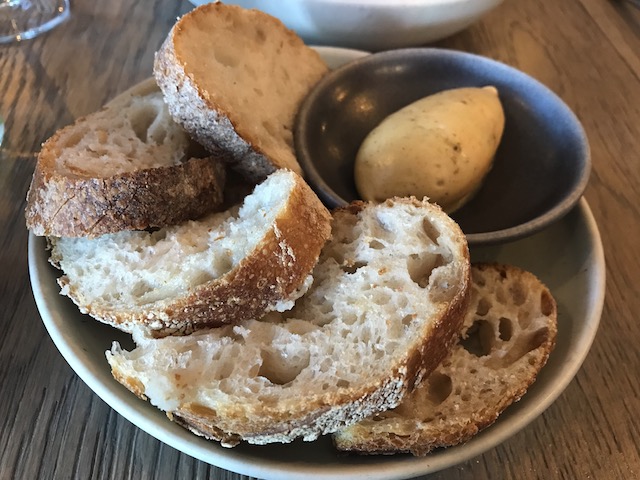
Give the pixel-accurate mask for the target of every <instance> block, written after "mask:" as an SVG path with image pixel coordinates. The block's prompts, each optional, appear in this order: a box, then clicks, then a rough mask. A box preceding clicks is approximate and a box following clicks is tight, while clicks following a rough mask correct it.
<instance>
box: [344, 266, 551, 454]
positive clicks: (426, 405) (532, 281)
mask: <svg viewBox="0 0 640 480" xmlns="http://www.w3.org/2000/svg"><path fill="white" fill-rule="evenodd" d="M471 273H472V279H473V280H472V289H471V303H470V306H469V310H468V313H467V315H466V317H465V321H464V327H463V332H462V340H461V341H460V342H459V343H458V345H456V346H455V347H454V348H453V350H452V353H451V355H450V356H449V358H448V359H447V360H445V361H444V362H443V363H442V365H440V366H439V367H438V368H437V369H436V370H435V371H434V372H433V373H432V374H431V375H430V376H429V377H428V378H427V379H426V380H425V381H423V382H422V383H421V384H420V385H419V386H418V387H417V389H416V390H415V391H414V392H413V393H412V394H411V395H409V396H408V397H407V398H406V399H405V400H404V401H403V402H402V404H400V406H399V407H397V408H396V409H395V410H391V411H388V412H384V413H381V414H379V415H376V416H373V417H371V418H369V419H367V420H364V421H363V422H360V423H358V424H356V425H352V426H351V427H349V428H347V429H344V430H342V431H340V432H338V433H337V434H336V435H335V436H334V442H335V444H336V447H337V448H338V449H339V450H345V451H353V452H358V453H365V454H380V453H386V454H389V453H398V452H410V453H412V454H414V455H416V456H423V455H426V454H427V453H429V452H430V451H432V450H433V449H435V448H439V447H448V446H452V445H456V444H459V443H462V442H466V441H467V440H469V439H471V438H472V437H473V436H474V435H475V434H477V433H478V432H479V431H480V430H482V429H483V428H485V427H487V426H489V425H491V424H492V423H493V422H495V420H496V419H497V418H498V416H499V415H500V413H501V412H502V411H504V409H505V408H507V407H508V406H509V405H510V404H512V403H513V402H515V401H518V400H519V399H520V398H521V397H522V395H524V393H525V392H526V391H527V389H528V388H529V386H530V385H531V384H532V383H533V382H534V381H535V379H536V376H537V375H538V372H539V371H540V369H541V368H542V367H543V366H544V365H545V363H546V362H547V358H548V357H549V354H550V352H551V351H552V349H553V348H554V346H555V341H556V335H557V307H556V302H555V300H554V299H553V296H552V295H551V292H550V291H549V290H548V289H547V287H546V286H545V285H544V284H542V283H541V282H540V280H538V279H537V278H536V277H535V276H534V275H533V274H531V273H529V272H526V271H524V270H521V269H519V268H517V267H514V266H508V265H499V264H478V265H473V266H472V272H471Z"/></svg>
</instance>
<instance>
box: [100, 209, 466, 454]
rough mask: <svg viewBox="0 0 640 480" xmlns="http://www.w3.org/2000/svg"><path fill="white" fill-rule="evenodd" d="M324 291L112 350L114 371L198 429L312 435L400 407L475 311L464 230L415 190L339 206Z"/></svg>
mask: <svg viewBox="0 0 640 480" xmlns="http://www.w3.org/2000/svg"><path fill="white" fill-rule="evenodd" d="M332 229H333V231H332V239H331V240H330V241H329V242H328V243H327V245H326V246H325V248H324V249H323V252H322V254H321V257H320V260H319V262H318V264H317V266H316V268H315V269H314V272H313V276H314V283H313V285H312V287H311V289H310V290H309V291H308V292H307V293H306V294H305V295H304V296H303V297H301V298H299V299H298V300H297V302H296V304H295V306H294V308H293V309H292V310H291V311H289V312H286V313H285V314H278V313H271V314H269V315H267V316H266V317H264V318H263V319H261V320H246V321H244V322H242V323H240V324H238V325H235V326H228V327H222V328H219V329H211V330H207V331H200V332H196V333H194V334H192V335H190V336H186V337H176V336H172V337H166V338H162V339H149V338H145V337H140V336H138V335H136V334H134V340H135V342H136V345H137V346H136V348H135V349H133V350H132V351H130V352H129V351H125V350H123V349H122V348H121V347H120V345H118V344H117V343H116V344H114V345H113V348H112V349H111V351H108V352H107V359H108V361H109V364H110V365H111V369H112V373H113V376H114V377H115V378H116V379H117V380H118V381H120V382H121V383H122V384H124V385H125V386H126V387H127V388H129V389H130V390H131V391H132V392H134V393H135V394H137V395H138V396H140V397H142V398H148V399H149V400H150V401H151V403H152V404H154V405H156V406H157V407H158V408H160V409H162V410H164V411H166V412H167V414H168V416H169V417H170V418H171V419H173V420H174V421H176V422H177V423H179V424H181V425H183V426H185V427H186V428H188V429H190V430H191V431H193V432H194V433H196V434H198V435H202V436H205V437H207V438H209V439H214V440H218V441H221V442H222V444H223V445H224V446H234V445H236V444H238V443H239V442H240V441H246V442H249V443H253V444H267V443H272V442H290V441H292V440H293V439H295V438H297V437H302V438H303V439H304V440H307V441H311V440H314V439H316V438H317V437H318V436H319V435H323V434H327V433H331V432H335V431H336V430H338V429H341V428H344V427H345V426H347V425H349V424H352V423H354V422H356V421H358V420H361V419H363V418H366V417H368V416H370V415H372V414H374V413H376V412H379V411H383V410H387V409H389V408H393V407H395V406H397V405H398V403H399V402H400V401H401V400H402V398H403V396H404V395H405V393H406V392H407V391H409V390H411V388H412V387H413V385H414V383H415V382H417V381H419V380H420V378H421V377H423V376H424V375H427V374H429V373H430V372H431V370H433V369H434V368H435V367H436V366H437V365H438V364H439V363H440V362H441V361H442V360H443V358H445V357H446V355H447V353H448V351H449V349H450V348H451V346H452V345H453V343H454V342H455V341H456V340H457V338H458V334H459V331H460V328H461V326H462V317H463V314H464V311H465V310H466V306H467V300H468V295H467V294H468V288H469V283H470V279H469V269H470V266H469V256H468V249H467V244H466V239H465V237H464V235H463V234H462V232H461V231H460V228H459V227H458V226H457V225H456V224H455V223H454V222H453V221H452V220H451V219H450V218H449V217H448V216H447V215H445V214H444V213H443V212H442V210H441V209H440V208H439V207H437V206H435V205H433V204H429V203H427V202H426V201H425V202H419V201H417V200H415V199H395V200H388V201H387V202H385V203H383V204H380V205H373V204H363V203H356V204H353V205H351V206H349V207H346V208H344V209H340V210H337V211H335V212H334V219H333V224H332Z"/></svg>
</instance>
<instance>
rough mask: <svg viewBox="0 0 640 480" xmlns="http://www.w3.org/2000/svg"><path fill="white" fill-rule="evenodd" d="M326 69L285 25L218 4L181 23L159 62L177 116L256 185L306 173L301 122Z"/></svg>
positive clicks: (159, 79)
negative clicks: (286, 173)
mask: <svg viewBox="0 0 640 480" xmlns="http://www.w3.org/2000/svg"><path fill="white" fill-rule="evenodd" d="M327 71H328V68H327V66H326V65H325V63H324V62H323V60H322V59H321V58H320V56H319V55H318V53H317V52H316V51H314V50H313V49H311V48H309V47H307V46H306V45H304V43H303V42H302V40H301V39H300V38H299V37H298V36H297V35H296V34H295V33H294V32H293V31H291V30H289V29H287V28H286V27H285V26H284V25H283V24H282V23H281V22H280V21H279V20H278V19H276V18H274V17H272V16H270V15H267V14H266V13H263V12H260V11H258V10H247V9H244V8H241V7H237V6H233V5H224V4H222V3H218V2H215V3H208V4H205V5H202V6H200V7H198V8H195V9H194V10H192V11H190V12H189V13H187V14H186V15H184V16H183V17H182V18H180V19H179V20H178V21H177V23H176V24H175V25H174V27H173V28H172V29H171V31H170V33H169V35H168V36H167V38H166V40H165V41H164V43H163V45H162V47H161V48H160V50H159V51H158V52H157V53H156V58H155V64H154V73H155V76H156V80H157V82H158V84H159V85H160V87H161V88H162V91H163V92H164V97H165V101H166V103H167V104H168V105H169V111H170V112H171V115H172V116H173V118H174V119H175V120H176V121H177V122H178V123H180V124H181V125H182V126H183V127H184V128H185V129H186V130H187V131H188V132H189V133H190V134H191V135H192V137H193V138H195V139H196V140H197V141H199V142H200V143H201V144H202V145H204V146H205V147H207V148H208V149H209V150H211V151H212V152H217V151H220V150H222V151H224V152H227V153H229V154H230V155H231V157H232V159H233V162H234V163H235V165H236V168H237V169H239V170H240V171H241V172H243V173H244V174H245V175H246V176H247V177H248V178H250V179H252V180H254V181H259V180H261V179H263V178H264V177H265V176H266V175H268V174H269V173H271V172H273V171H274V170H275V169H277V168H288V169H290V170H293V171H295V172H297V173H300V174H301V173H302V170H301V169H300V166H299V165H298V162H297V160H296V158H295V151H294V147H293V133H292V129H293V125H294V119H295V116H296V113H297V111H298V108H299V106H300V103H301V102H302V99H303V98H304V97H305V96H306V94H307V92H308V91H309V90H310V88H311V87H312V86H313V85H315V84H316V83H317V82H318V80H320V78H321V77H322V76H323V75H324V74H325V73H326V72H327Z"/></svg>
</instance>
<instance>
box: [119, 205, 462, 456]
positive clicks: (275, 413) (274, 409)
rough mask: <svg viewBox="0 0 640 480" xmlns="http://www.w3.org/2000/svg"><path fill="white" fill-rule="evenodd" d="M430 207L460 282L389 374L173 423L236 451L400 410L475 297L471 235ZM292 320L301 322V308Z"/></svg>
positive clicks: (186, 412) (182, 416)
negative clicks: (471, 291) (298, 318)
mask: <svg viewBox="0 0 640 480" xmlns="http://www.w3.org/2000/svg"><path fill="white" fill-rule="evenodd" d="M390 202H391V203H390V204H391V205H392V204H393V202H395V203H398V204H403V203H408V204H411V205H416V206H421V205H423V204H422V203H421V202H418V201H417V200H415V199H394V200H393V201H390ZM366 208H368V205H367V204H364V203H362V202H357V203H354V204H352V205H350V206H349V207H346V208H344V209H341V210H340V211H339V212H337V214H338V215H343V216H357V215H358V214H359V213H360V212H362V211H363V210H365V209H366ZM425 208H427V209H428V214H429V215H431V216H436V217H438V219H439V221H441V222H442V223H441V224H440V227H441V228H443V229H444V228H446V229H451V231H447V235H450V237H451V238H450V243H451V244H452V245H454V247H453V249H452V253H451V256H452V257H453V258H454V259H455V260H454V261H455V262H456V266H455V271H456V272H457V274H456V278H457V279H459V282H458V283H456V284H455V285H450V286H449V287H450V295H451V296H450V298H449V301H448V302H446V304H444V305H442V306H441V307H438V310H437V312H435V313H434V315H433V316H431V317H429V318H428V319H427V318H425V321H424V322H420V323H419V327H418V331H417V334H416V335H415V337H413V336H412V337H411V339H410V341H409V344H408V345H406V351H403V353H402V355H401V357H400V358H399V359H397V362H396V360H395V359H394V364H393V365H389V366H387V365H385V366H383V367H382V369H383V370H385V371H384V374H382V375H380V374H379V373H378V372H376V373H375V379H374V378H370V379H368V380H366V381H363V382H362V383H363V384H356V385H354V386H350V387H348V388H347V387H346V388H340V389H336V390H331V391H327V392H324V391H323V392H322V393H314V394H311V393H307V392H304V396H303V397H302V398H298V397H296V398H294V399H290V400H288V401H284V400H283V399H280V400H278V401H277V402H274V403H264V404H261V405H260V410H259V412H258V411H253V409H252V408H253V407H251V408H249V411H248V407H246V406H245V405H243V404H242V403H241V402H236V403H233V404H225V405H224V408H223V409H222V408H221V409H213V408H210V407H207V406H205V405H202V404H199V403H197V402H190V403H183V404H182V405H180V407H179V408H177V409H175V410H173V411H171V412H170V418H172V419H173V420H174V421H176V422H178V423H179V424H181V425H183V426H184V427H186V428H188V429H189V430H190V431H192V432H194V433H196V434H198V435H201V436H204V437H206V438H208V439H212V440H217V441H220V442H222V444H223V445H224V446H234V445H237V444H238V443H239V442H241V441H246V442H249V443H252V444H259V445H261V444H268V443H274V442H291V441H293V440H294V439H296V438H299V437H302V438H303V439H304V440H307V441H310V440H314V439H316V438H317V437H318V436H320V435H323V434H327V433H331V432H335V431H336V430H338V429H341V428H344V427H345V426H347V425H349V424H352V423H354V422H356V421H358V420H361V419H364V418H367V417H368V416H370V415H372V414H374V413H376V412H380V411H384V410H387V409H390V408H394V407H395V406H397V405H398V403H399V402H400V401H401V399H402V398H403V397H404V396H405V394H406V393H407V392H410V391H411V390H412V389H413V388H414V386H415V385H416V384H417V383H419V381H420V380H421V379H422V378H423V377H425V376H426V375H428V374H429V373H430V372H431V371H432V370H433V369H434V368H436V366H437V365H438V364H439V363H440V362H441V361H442V360H443V359H444V358H445V357H446V356H447V355H448V353H449V351H450V348H451V346H452V345H453V343H454V342H455V341H456V340H457V338H458V335H459V332H460V328H461V326H462V320H463V313H464V312H465V311H466V308H467V302H468V298H469V284H470V277H469V271H470V267H469V252H468V248H467V244H466V240H465V238H464V235H463V234H462V232H461V231H460V230H459V228H458V227H457V225H455V223H453V221H452V220H451V219H450V218H448V217H446V216H445V214H444V213H443V212H442V211H441V209H440V208H439V207H437V206H435V205H429V206H428V207H425ZM334 215H335V213H334ZM443 225H444V226H443ZM449 287H447V288H448V289H449ZM425 294H426V293H425ZM327 300H328V301H330V299H327ZM365 308H366V307H365ZM291 315H293V318H295V315H296V313H295V311H293V312H292V313H291ZM378 321H385V320H384V319H379V320H378ZM258 323H262V322H258ZM247 328H251V327H247ZM202 341H205V340H202ZM404 346H405V345H403V348H404ZM110 364H111V367H112V370H113V372H114V376H115V377H116V378H117V379H118V380H119V381H120V382H121V383H124V384H125V385H137V384H136V380H135V379H133V378H128V377H129V376H128V374H127V373H126V372H125V370H124V367H123V366H122V365H121V364H120V363H119V361H118V360H117V358H115V357H111V358H110ZM387 369H388V370H387ZM138 393H139V392H138ZM256 408H257V407H256Z"/></svg>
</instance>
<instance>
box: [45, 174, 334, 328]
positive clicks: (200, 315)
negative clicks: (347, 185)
mask: <svg viewBox="0 0 640 480" xmlns="http://www.w3.org/2000/svg"><path fill="white" fill-rule="evenodd" d="M329 235H330V215H329V212H328V211H327V209H326V208H325V207H324V206H323V205H322V203H321V202H320V200H319V199H318V197H317V196H316V195H315V194H314V193H313V191H312V190H311V189H310V187H309V186H308V185H307V184H306V183H305V182H304V180H303V179H302V178H301V177H300V176H299V175H297V174H296V173H293V172H290V171H288V170H279V171H277V172H274V173H273V174H272V175H270V176H269V177H268V178H267V179H266V180H265V181H264V182H262V183H261V184H260V185H258V186H256V188H255V189H254V191H253V192H252V193H251V194H250V195H248V196H247V197H245V199H244V201H243V203H242V206H241V207H237V206H236V207H232V208H230V209H229V210H226V211H224V212H219V213H214V214H210V215H208V216H206V217H203V218H201V219H199V220H196V221H187V222H183V223H181V224H179V225H175V226H170V227H165V228H162V229H159V230H156V231H130V232H118V233H113V234H109V235H103V236H101V237H98V238H69V237H63V238H57V237H50V238H49V240H50V242H51V245H52V249H51V257H50V261H51V263H53V264H54V265H56V266H58V267H59V268H61V269H62V271H63V272H64V275H63V276H62V277H60V278H59V279H58V283H59V284H60V286H61V287H62V293H63V294H65V295H68V296H69V297H70V298H71V299H72V300H73V301H74V302H75V303H76V304H77V305H78V307H79V308H80V310H81V311H82V312H83V313H87V314H89V315H91V316H93V317H95V318H96V319H98V320H100V321H102V322H105V323H108V324H111V325H113V326H115V327H116V328H119V329H121V330H124V331H126V332H132V331H133V330H134V329H137V330H140V331H144V332H145V333H146V334H148V335H151V336H163V335H168V334H187V333H190V332H192V331H193V330H196V329H199V328H204V327H214V326H219V325H223V324H228V323H233V322H236V321H238V320H243V319H246V318H256V317H260V316H262V315H264V313H265V312H268V311H270V310H274V309H276V310H284V309H287V308H291V306H292V304H293V301H294V300H295V299H296V298H297V297H298V296H299V295H301V294H302V293H303V292H304V291H305V290H306V288H308V285H309V283H310V278H309V275H310V273H311V270H312V269H313V267H314V265H315V264H316V262H317V260H318V256H319V255H320V250H321V248H322V246H323V245H324V243H325V241H326V240H327V238H328V237H329Z"/></svg>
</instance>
